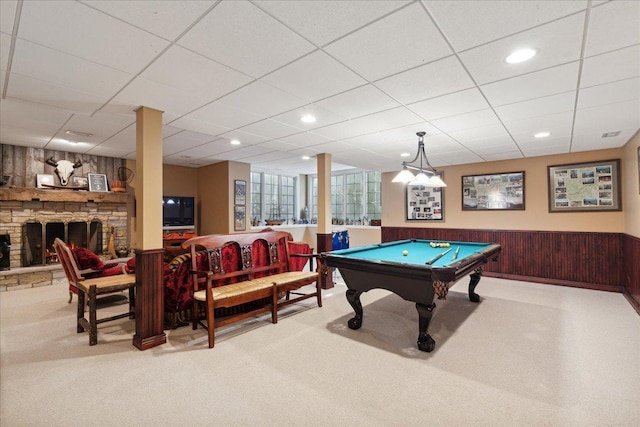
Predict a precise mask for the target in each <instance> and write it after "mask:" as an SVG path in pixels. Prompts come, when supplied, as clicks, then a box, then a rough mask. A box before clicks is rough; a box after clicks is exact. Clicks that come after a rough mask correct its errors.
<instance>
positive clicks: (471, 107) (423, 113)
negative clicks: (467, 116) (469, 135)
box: [407, 88, 489, 120]
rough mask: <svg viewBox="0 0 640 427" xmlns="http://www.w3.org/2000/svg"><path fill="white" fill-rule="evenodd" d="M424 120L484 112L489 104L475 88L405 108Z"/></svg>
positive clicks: (419, 102)
mask: <svg viewBox="0 0 640 427" xmlns="http://www.w3.org/2000/svg"><path fill="white" fill-rule="evenodd" d="M407 107H408V108H409V109H410V110H411V111H413V112H414V113H416V114H418V115H420V117H422V118H424V119H425V120H435V119H440V118H444V117H449V116H455V115H458V114H464V113H470V112H472V111H478V110H486V109H488V108H489V104H488V103H487V101H486V100H485V99H484V97H483V96H482V94H481V93H480V91H479V90H478V89H476V88H472V89H467V90H462V91H460V92H456V93H452V94H449V95H443V96H438V97H436V98H432V99H427V100H425V101H418V102H415V103H413V104H409V105H408V106H407Z"/></svg>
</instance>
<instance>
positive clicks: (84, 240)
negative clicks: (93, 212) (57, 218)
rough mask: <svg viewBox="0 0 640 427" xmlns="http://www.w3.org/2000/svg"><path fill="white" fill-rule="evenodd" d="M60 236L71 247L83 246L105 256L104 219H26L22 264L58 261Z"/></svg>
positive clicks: (27, 265) (45, 263)
mask: <svg viewBox="0 0 640 427" xmlns="http://www.w3.org/2000/svg"><path fill="white" fill-rule="evenodd" d="M56 238H59V239H61V240H64V241H65V242H66V243H67V244H68V245H69V246H71V247H75V246H79V247H83V248H87V249H89V250H91V251H92V252H94V253H95V254H97V255H102V247H103V246H102V241H103V239H102V222H101V221H100V220H99V219H93V220H91V221H69V222H47V223H42V222H38V221H30V222H26V223H25V224H24V226H23V243H24V244H23V248H22V265H23V266H24V267H29V266H36V265H47V264H53V263H57V262H58V258H57V256H56V253H55V249H54V248H53V242H54V241H55V239H56Z"/></svg>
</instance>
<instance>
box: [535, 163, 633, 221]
mask: <svg viewBox="0 0 640 427" xmlns="http://www.w3.org/2000/svg"><path fill="white" fill-rule="evenodd" d="M547 169H548V182H549V190H548V191H549V212H590V211H619V210H621V209H622V205H621V202H620V159H613V160H603V161H598V162H586V163H573V164H565V165H554V166H548V168H547Z"/></svg>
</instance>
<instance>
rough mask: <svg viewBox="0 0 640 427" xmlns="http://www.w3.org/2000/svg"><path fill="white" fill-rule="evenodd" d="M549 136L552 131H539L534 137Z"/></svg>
mask: <svg viewBox="0 0 640 427" xmlns="http://www.w3.org/2000/svg"><path fill="white" fill-rule="evenodd" d="M548 136H551V132H538V133H536V134H535V135H533V137H534V138H546V137H548Z"/></svg>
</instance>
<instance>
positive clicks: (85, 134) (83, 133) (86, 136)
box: [64, 129, 93, 138]
mask: <svg viewBox="0 0 640 427" xmlns="http://www.w3.org/2000/svg"><path fill="white" fill-rule="evenodd" d="M64 133H66V134H68V135H75V136H83V137H85V138H88V137H90V136H93V134H92V133H86V132H80V131H77V130H70V129H67V130H65V131H64Z"/></svg>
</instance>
